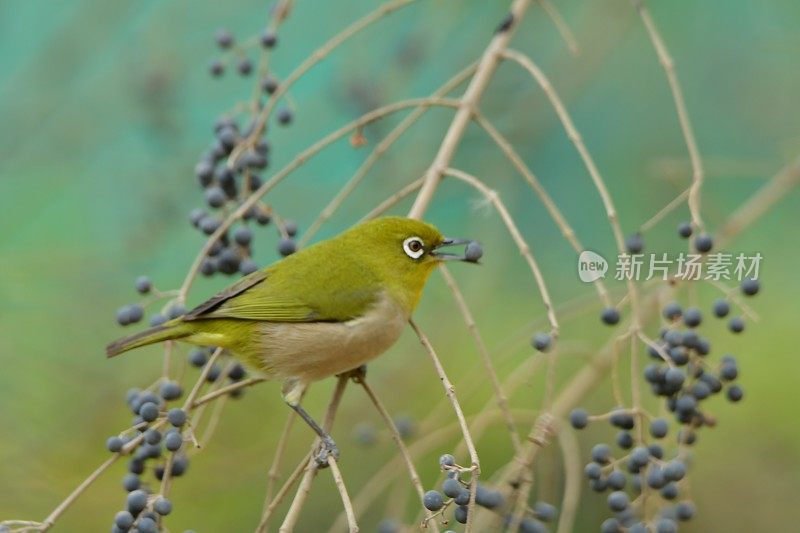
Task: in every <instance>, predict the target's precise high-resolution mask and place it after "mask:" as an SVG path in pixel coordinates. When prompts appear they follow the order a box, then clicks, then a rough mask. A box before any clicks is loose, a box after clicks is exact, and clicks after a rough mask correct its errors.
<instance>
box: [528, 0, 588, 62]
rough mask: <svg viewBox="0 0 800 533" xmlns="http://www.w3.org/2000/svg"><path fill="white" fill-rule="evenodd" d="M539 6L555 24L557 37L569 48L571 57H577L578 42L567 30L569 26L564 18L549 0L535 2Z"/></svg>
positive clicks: (578, 52)
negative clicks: (559, 36)
mask: <svg viewBox="0 0 800 533" xmlns="http://www.w3.org/2000/svg"><path fill="white" fill-rule="evenodd" d="M537 1H538V2H539V5H540V6H542V9H544V11H545V13H547V16H548V17H550V19H551V20H552V21H553V24H555V26H556V29H557V30H558V33H559V35H561V38H562V39H564V42H565V43H566V45H567V48H569V51H570V53H571V54H572V55H573V56H577V55H578V54H580V51H581V50H580V46H579V45H578V40H577V39H576V38H575V34H574V33H572V30H571V29H570V28H569V25H568V24H567V22H566V21H565V20H564V17H562V16H561V13H559V11H558V9H556V6H554V5H553V4H551V3H550V0H537Z"/></svg>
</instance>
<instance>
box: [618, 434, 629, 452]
mask: <svg viewBox="0 0 800 533" xmlns="http://www.w3.org/2000/svg"><path fill="white" fill-rule="evenodd" d="M616 442H617V446H619V447H620V448H622V449H623V450H630V449H631V448H632V447H633V436H632V435H631V434H630V433H628V432H627V431H620V432H619V433H617V439H616Z"/></svg>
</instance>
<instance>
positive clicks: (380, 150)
mask: <svg viewBox="0 0 800 533" xmlns="http://www.w3.org/2000/svg"><path fill="white" fill-rule="evenodd" d="M475 68H476V64H475V63H473V64H472V65H470V66H468V67H467V68H465V69H464V70H462V71H461V72H459V73H458V74H456V75H455V76H453V77H452V78H451V79H450V80H448V81H447V82H446V83H445V84H444V85H442V86H441V87H440V88H439V89H437V90H436V91H435V92H434V93H433V94H432V95H431V97H434V98H437V97H443V96H445V95H446V94H447V93H449V92H450V91H453V90H454V89H455V88H456V87H458V86H459V85H461V84H462V83H464V80H466V79H467V78H468V77H469V76H470V75H471V74H472V73H473V72H475ZM427 110H428V108H427V107H420V108H417V109H415V110H414V111H412V112H411V113H410V114H409V115H408V116H407V117H406V118H404V119H403V120H402V122H400V124H398V125H397V126H395V128H394V129H393V130H392V131H391V132H389V134H388V135H387V136H386V137H384V139H383V140H381V142H380V143H378V145H377V146H376V147H375V149H374V150H373V151H372V153H370V154H369V157H367V159H365V160H364V162H363V163H361V166H360V167H359V168H358V170H357V171H356V173H355V174H354V175H353V177H352V178H350V180H349V181H348V182H347V183H346V184H345V185H344V187H342V188H341V190H339V192H338V193H337V194H336V196H334V197H333V199H332V200H331V201H330V202H329V203H328V205H326V206H325V207H324V208H323V209H322V211H321V212H320V214H319V216H318V217H317V219H316V220H314V222H312V223H311V225H310V226H309V228H308V230H307V231H306V232H305V233H304V234H303V237H302V238H301V239H300V240H299V241H298V247H300V248H302V247H303V246H305V245H306V244H308V242H309V241H310V240H311V238H312V237H313V236H314V235H315V234H316V233H317V231H318V230H319V228H320V227H322V225H323V224H324V223H325V222H326V221H327V220H328V219H330V218H331V217H332V216H333V214H334V213H335V212H336V210H337V209H339V207H341V205H342V203H344V201H345V200H346V199H347V197H348V196H350V194H352V192H353V191H354V190H355V189H356V187H358V185H359V184H360V183H361V182H362V180H363V179H364V178H365V177H366V175H367V172H369V171H370V170H371V169H372V167H373V166H375V163H377V162H378V160H379V159H380V158H381V156H383V154H384V153H386V151H387V150H388V149H389V148H391V147H392V145H393V144H394V143H395V142H396V141H397V139H399V138H400V136H401V135H403V133H405V131H406V130H408V129H409V128H410V127H411V126H413V125H414V124H415V123H416V122H417V121H418V120H419V119H420V117H422V115H424V114H425V112H426V111H427Z"/></svg>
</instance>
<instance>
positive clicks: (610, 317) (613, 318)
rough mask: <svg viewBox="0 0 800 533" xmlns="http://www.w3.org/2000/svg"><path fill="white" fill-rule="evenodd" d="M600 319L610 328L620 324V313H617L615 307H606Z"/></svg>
mask: <svg viewBox="0 0 800 533" xmlns="http://www.w3.org/2000/svg"><path fill="white" fill-rule="evenodd" d="M600 319H601V320H602V321H603V323H604V324H608V325H609V326H613V325H614V324H617V323H618V322H619V311H617V310H616V309H615V308H613V307H606V308H605V309H603V312H602V314H601V315H600Z"/></svg>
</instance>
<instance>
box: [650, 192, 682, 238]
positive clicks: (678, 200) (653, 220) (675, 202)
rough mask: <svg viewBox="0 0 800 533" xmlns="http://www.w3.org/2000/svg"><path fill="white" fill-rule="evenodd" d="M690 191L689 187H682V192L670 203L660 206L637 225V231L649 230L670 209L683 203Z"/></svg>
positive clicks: (670, 210) (668, 212) (672, 209)
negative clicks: (653, 213) (642, 222)
mask: <svg viewBox="0 0 800 533" xmlns="http://www.w3.org/2000/svg"><path fill="white" fill-rule="evenodd" d="M690 191H691V188H689V189H684V190H683V192H681V193H680V194H679V195H678V196H676V197H675V198H674V199H673V200H672V201H671V202H670V203H668V204H667V205H665V206H664V207H663V208H661V209H660V210H659V211H658V213H656V214H655V215H653V216H652V217H651V218H650V219H649V220H648V221H647V222H645V223H644V224H642V225H641V226H639V231H641V232H642V233H644V232H645V231H649V230H650V229H651V228H653V227H654V226H655V225H656V224H658V223H659V222H661V220H662V219H663V218H664V217H665V216H667V215H668V214H670V213H671V212H672V211H674V210H675V208H676V207H678V206H679V205H681V204H682V203H683V201H684V200H685V199H686V197H687V196H689V192H690Z"/></svg>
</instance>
